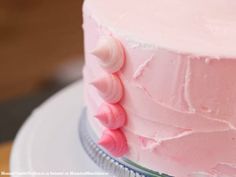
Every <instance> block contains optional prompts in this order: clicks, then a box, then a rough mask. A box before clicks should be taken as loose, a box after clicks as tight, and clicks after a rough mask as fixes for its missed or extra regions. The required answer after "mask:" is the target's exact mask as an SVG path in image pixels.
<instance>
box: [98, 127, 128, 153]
mask: <svg viewBox="0 0 236 177" xmlns="http://www.w3.org/2000/svg"><path fill="white" fill-rule="evenodd" d="M98 144H99V145H100V146H102V147H103V148H104V149H106V150H107V151H108V152H109V153H111V155H113V156H114V157H121V156H123V155H125V154H126V153H127V152H128V144H127V140H126V137H125V135H124V134H123V132H122V131H121V130H120V129H117V130H109V129H107V130H105V131H104V132H103V135H102V137H101V138H100V140H99V142H98Z"/></svg>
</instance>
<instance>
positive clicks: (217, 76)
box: [84, 0, 236, 177]
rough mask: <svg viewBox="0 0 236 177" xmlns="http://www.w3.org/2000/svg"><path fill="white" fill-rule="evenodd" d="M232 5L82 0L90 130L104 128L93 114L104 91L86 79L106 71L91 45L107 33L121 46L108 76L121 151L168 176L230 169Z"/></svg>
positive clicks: (196, 176)
mask: <svg viewBox="0 0 236 177" xmlns="http://www.w3.org/2000/svg"><path fill="white" fill-rule="evenodd" d="M107 4H110V6H107ZM235 8H236V3H235V2H234V1H233V0H229V1H225V0H214V1H213V0H206V1H203V0H200V1H193V0H190V1H189V0H183V1H179V0H174V1H171V2H169V1H164V0H148V1H144V0H140V1H135V0H129V1H124V0H120V1H114V0H113V1H112V3H111V1H108V0H100V1H92V0H86V1H85V5H84V31H85V56H86V65H85V67H84V82H85V91H86V94H85V99H86V104H87V107H88V115H89V116H88V117H89V122H90V124H91V126H92V128H93V130H94V131H95V133H96V134H97V135H98V136H99V137H100V136H102V135H103V131H104V130H106V127H105V126H104V124H102V123H101V122H100V121H99V120H97V119H95V118H94V115H96V114H97V111H98V110H99V107H100V106H101V105H102V104H104V100H105V99H104V96H103V95H101V94H100V93H99V92H98V91H97V90H98V89H94V88H93V87H91V86H90V84H89V83H91V82H92V81H94V78H97V77H98V78H101V77H104V75H106V74H107V71H106V70H104V68H103V67H101V65H100V64H96V63H94V61H96V60H97V56H95V55H93V54H91V53H90V51H92V50H94V49H95V48H96V47H97V43H99V42H98V41H99V40H100V39H101V36H103V37H104V36H109V37H111V36H112V38H113V39H115V40H116V41H119V42H118V43H120V44H121V46H122V48H123V52H125V53H124V56H125V65H123V66H122V67H121V68H120V70H119V71H118V72H116V75H115V76H116V77H117V78H118V79H119V80H120V83H122V89H123V90H122V99H119V104H120V105H121V106H122V107H123V109H124V111H125V112H126V116H127V123H126V124H125V126H124V127H123V128H122V131H123V133H124V136H125V137H126V139H127V143H128V147H129V151H128V152H127V153H126V154H125V156H126V158H128V159H130V160H131V161H133V162H135V163H137V164H139V165H141V166H143V167H146V168H149V169H151V170H154V171H158V172H161V173H165V174H169V175H171V176H175V177H235V176H236V151H235V149H236V92H235V88H236V77H235V76H236V69H235V68H236V60H235V59H236V52H235V51H236V50H235V45H234V43H235V41H236V35H235V34H236V33H233V32H232V30H233V29H235V28H233V27H234V26H235V27H236V24H235V21H236V14H235ZM231 32H232V33H231ZM101 55H103V54H101ZM104 55H106V54H104ZM107 80H108V81H106V82H105V83H112V82H111V79H107ZM103 83H104V82H103ZM116 83H117V82H116ZM102 85H106V84H102ZM108 85H109V84H108ZM114 86H115V84H114ZM102 87H103V86H102ZM115 87H117V85H116V86H115ZM107 88H109V89H108V90H112V89H111V88H113V89H114V87H107ZM100 90H102V88H100ZM104 90H106V89H104ZM115 90H117V88H115ZM118 90H119V89H118ZM116 92H117V91H115V92H114V91H112V92H111V93H116ZM107 93H108V92H107ZM119 94H120V92H117V95H119ZM108 95H109V94H108ZM117 100H118V99H117ZM110 142H111V141H110Z"/></svg>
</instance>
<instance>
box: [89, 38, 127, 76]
mask: <svg viewBox="0 0 236 177" xmlns="http://www.w3.org/2000/svg"><path fill="white" fill-rule="evenodd" d="M92 54H93V55H95V56H97V57H98V58H99V59H100V62H99V63H100V66H101V67H102V68H103V69H104V70H106V71H107V72H109V73H115V72H117V71H119V70H120V69H121V68H122V66H123V65H124V60H125V55H124V51H123V48H122V46H121V44H120V43H119V41H118V40H116V39H115V38H113V37H112V36H102V37H101V38H100V39H99V41H98V43H97V46H96V47H95V48H94V49H93V51H92Z"/></svg>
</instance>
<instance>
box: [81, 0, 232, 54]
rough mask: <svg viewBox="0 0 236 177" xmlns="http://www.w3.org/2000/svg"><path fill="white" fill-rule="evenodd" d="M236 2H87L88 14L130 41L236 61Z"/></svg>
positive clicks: (178, 0) (150, 0)
mask: <svg viewBox="0 0 236 177" xmlns="http://www.w3.org/2000/svg"><path fill="white" fill-rule="evenodd" d="M235 9H236V1H234V0H207V1H206V0H199V1H195V0H174V1H166V0H145V1H144V0H139V1H137V0H129V1H126V0H119V1H117V0H99V1H94V0H85V3H84V12H85V13H86V14H89V15H90V16H91V17H92V18H94V20H96V22H97V23H98V24H99V25H101V26H104V27H106V28H108V29H109V30H111V31H112V32H113V33H116V34H117V35H119V36H123V37H125V39H126V40H128V41H130V42H133V43H137V44H141V45H140V46H142V47H143V46H147V47H148V48H164V49H167V50H171V51H174V52H178V53H186V54H193V55H197V56H209V57H214V58H231V59H234V58H236V45H235V43H236V11H235Z"/></svg>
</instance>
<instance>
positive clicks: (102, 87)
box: [91, 74, 123, 103]
mask: <svg viewBox="0 0 236 177" xmlns="http://www.w3.org/2000/svg"><path fill="white" fill-rule="evenodd" d="M91 84H92V85H93V86H94V87H95V88H96V89H97V90H98V91H99V95H100V96H101V97H102V98H103V99H104V100H105V101H106V102H108V103H117V102H119V101H120V100H121V98H122V96H123V86H122V84H121V81H120V79H119V77H117V76H116V75H114V74H107V75H105V76H104V77H102V78H99V79H97V80H95V81H93V82H92V83H91Z"/></svg>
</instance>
